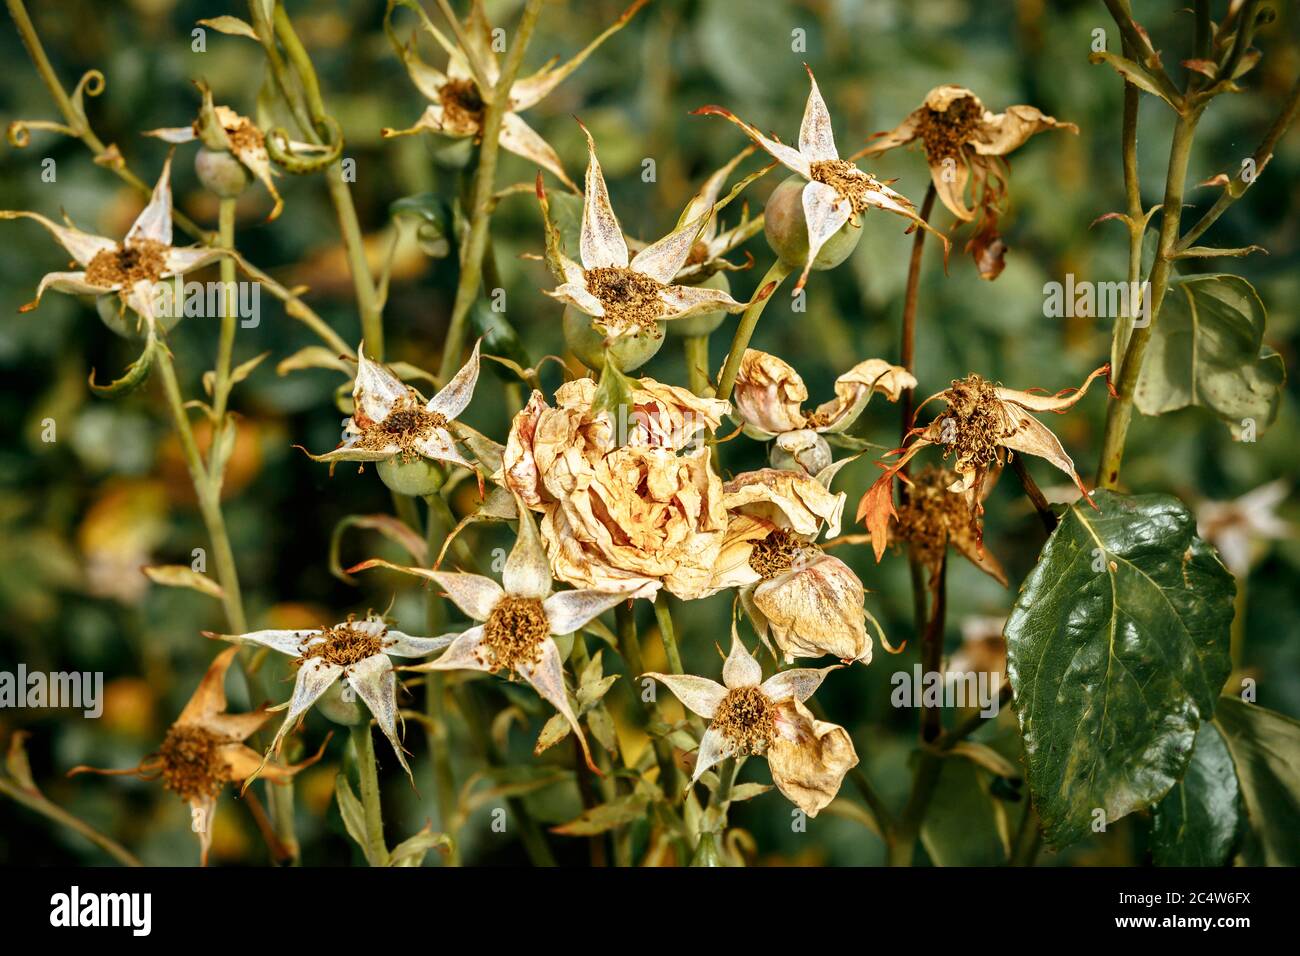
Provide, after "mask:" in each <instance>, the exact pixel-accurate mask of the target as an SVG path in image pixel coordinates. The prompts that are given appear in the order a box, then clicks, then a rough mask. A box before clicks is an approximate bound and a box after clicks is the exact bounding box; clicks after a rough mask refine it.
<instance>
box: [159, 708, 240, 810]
mask: <svg viewBox="0 0 1300 956" xmlns="http://www.w3.org/2000/svg"><path fill="white" fill-rule="evenodd" d="M227 743H230V740H229V739H226V738H222V737H218V736H217V735H216V734H214V733H212V731H210V730H207V729H206V728H203V727H199V726H194V725H185V724H176V725H173V726H172V728H171V730H169V731H167V736H166V738H164V740H163V742H162V747H161V748H160V749H159V751H158V761H159V764H160V767H161V769H160V773H161V776H162V782H163V786H165V787H166V788H167V789H168V790H170V791H172V792H173V793H175V794H177V795H178V796H180V797H181V798H182V799H183V800H193V799H196V798H204V797H212V796H215V795H216V794H217V793H218V792H219V791H220V790H221V788H222V787H223V786H224V785H225V784H226V781H227V780H228V779H229V778H228V776H227V774H226V770H227V767H226V761H225V759H224V758H223V757H222V756H221V754H220V753H219V748H220V747H221V745H222V744H227Z"/></svg>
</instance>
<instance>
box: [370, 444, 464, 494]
mask: <svg viewBox="0 0 1300 956" xmlns="http://www.w3.org/2000/svg"><path fill="white" fill-rule="evenodd" d="M375 471H377V472H379V480H380V481H382V482H383V483H384V484H385V485H386V486H387V487H388V488H389V489H390V490H392V491H395V492H397V493H398V494H399V495H406V496H407V497H409V498H423V497H424V496H425V495H433V494H437V493H438V490H439V489H440V488H442V483H443V482H444V481H445V480H446V475H444V474H443V471H442V468H441V467H440V466H439V465H438V463H437V462H436V461H431V460H430V459H428V458H412V459H411V460H410V461H403V460H402V456H401V455H394V456H393V457H392V458H385V459H384V460H383V461H381V462H379V463H378V465H376V467H375Z"/></svg>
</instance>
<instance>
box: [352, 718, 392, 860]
mask: <svg viewBox="0 0 1300 956" xmlns="http://www.w3.org/2000/svg"><path fill="white" fill-rule="evenodd" d="M352 747H353V749H354V750H355V751H356V754H355V756H356V760H357V784H358V786H359V789H360V791H361V793H360V797H361V807H362V809H363V810H364V811H365V825H366V845H365V847H364V849H365V854H366V859H367V860H368V861H369V862H370V865H371V866H387V865H388V847H387V846H386V845H385V843H384V817H383V813H382V811H381V808H380V805H379V771H378V769H377V768H376V766H375V742H374V739H373V738H372V737H371V735H370V721H369V720H361V721H358V722H357V723H356V724H354V725H353V726H352Z"/></svg>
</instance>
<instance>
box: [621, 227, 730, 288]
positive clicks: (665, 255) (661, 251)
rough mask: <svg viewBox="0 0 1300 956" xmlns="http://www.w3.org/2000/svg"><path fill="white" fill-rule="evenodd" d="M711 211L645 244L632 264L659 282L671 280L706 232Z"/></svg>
mask: <svg viewBox="0 0 1300 956" xmlns="http://www.w3.org/2000/svg"><path fill="white" fill-rule="evenodd" d="M711 215H712V209H711V208H710V210H708V211H706V212H705V213H703V214H702V215H699V216H696V217H695V218H694V219H691V220H687V221H686V222H684V223H683V224H682V225H680V226H678V227H677V228H676V229H674V230H673V231H672V232H670V233H668V235H666V236H664V237H663V238H662V239H660V240H659V241H657V242H654V243H651V244H650V245H648V246H646V247H645V248H644V249H642V250H641V251H640V252H638V253H637V254H636V255H635V256H633V257H632V262H631V266H632V268H633V269H635V270H636V271H637V272H642V273H645V274H646V275H648V276H650V277H651V278H653V279H655V280H656V281H658V282H665V283H667V282H671V281H672V279H673V276H675V275H677V273H678V271H679V270H680V269H681V267H682V266H683V265H685V263H686V257H687V256H689V255H690V254H691V247H692V246H694V245H695V243H696V241H697V240H698V239H699V238H700V236H701V235H703V234H704V227H705V226H706V225H707V224H708V221H709V218H710V217H711ZM728 298H730V297H728Z"/></svg>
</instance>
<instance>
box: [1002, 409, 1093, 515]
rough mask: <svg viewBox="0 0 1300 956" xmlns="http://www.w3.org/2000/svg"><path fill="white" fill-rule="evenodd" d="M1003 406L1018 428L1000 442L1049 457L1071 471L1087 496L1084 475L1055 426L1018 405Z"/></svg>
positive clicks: (1051, 460)
mask: <svg viewBox="0 0 1300 956" xmlns="http://www.w3.org/2000/svg"><path fill="white" fill-rule="evenodd" d="M1003 410H1004V411H1005V412H1006V414H1007V416H1008V418H1009V419H1010V422H1011V427H1012V428H1014V429H1015V431H1014V433H1013V434H1011V435H1009V436H1007V437H1006V438H1003V439H1002V440H1001V442H999V444H1001V445H1003V446H1005V447H1006V448H1009V449H1011V450H1012V451H1016V452H1020V453H1021V454H1024V455H1037V456H1038V457H1039V458H1045V459H1047V460H1048V461H1050V462H1051V463H1052V464H1053V465H1055V466H1056V467H1057V468H1059V469H1060V470H1061V471H1063V472H1065V473H1066V474H1067V475H1069V476H1070V478H1072V479H1073V480H1074V483H1075V485H1076V486H1078V488H1079V491H1081V492H1082V493H1083V495H1084V497H1087V495H1088V489H1087V488H1085V487H1084V486H1083V479H1082V478H1080V477H1079V473H1078V472H1077V471H1075V470H1074V460H1073V459H1071V458H1070V456H1069V455H1068V454H1066V451H1065V449H1064V448H1063V447H1062V446H1061V442H1060V439H1058V438H1057V437H1056V436H1055V435H1054V434H1052V430H1051V429H1050V428H1048V427H1047V426H1046V425H1044V424H1043V423H1042V422H1040V421H1039V420H1038V419H1036V418H1034V416H1033V415H1030V414H1029V413H1028V412H1027V411H1025V410H1024V409H1023V408H1020V407H1019V406H1017V405H1012V404H1005V405H1003Z"/></svg>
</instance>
